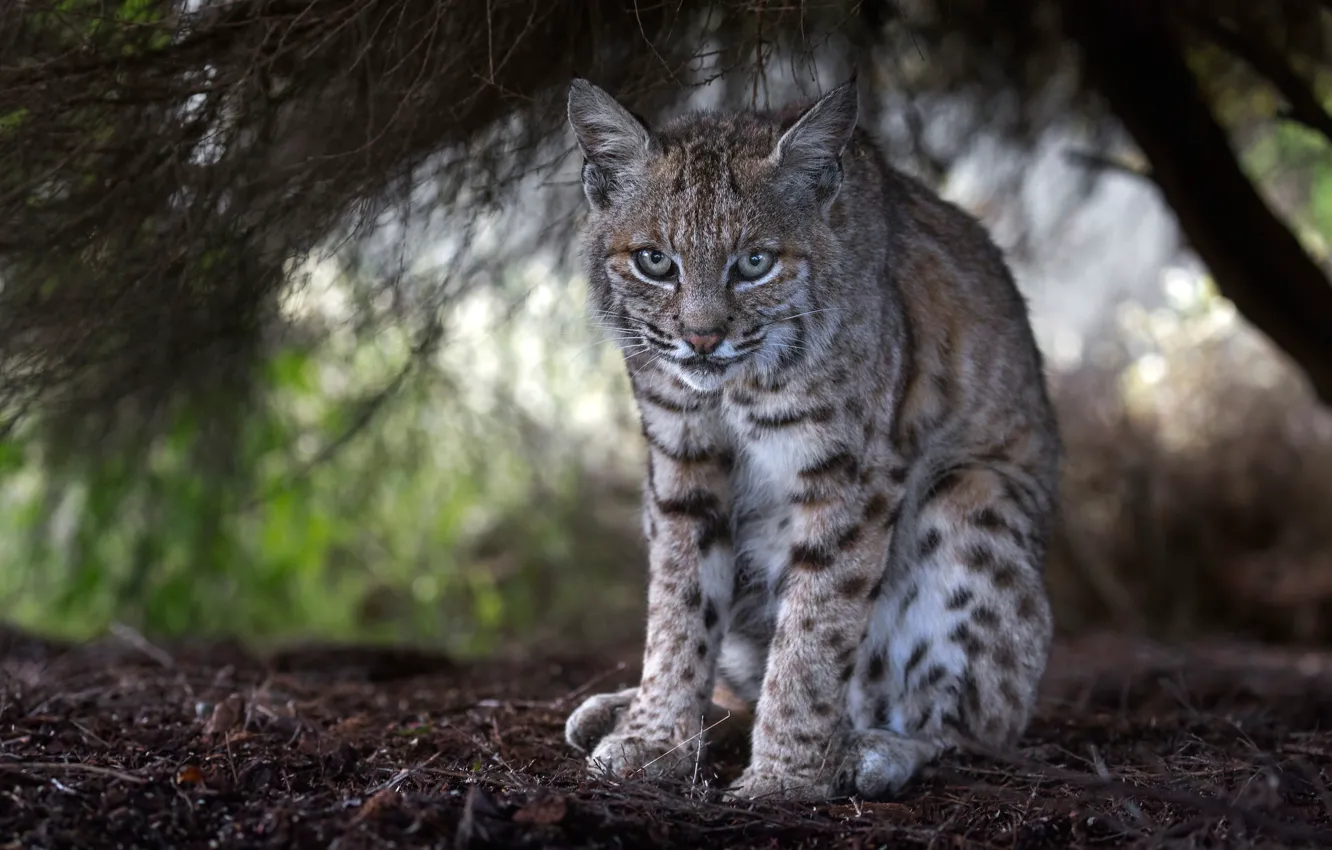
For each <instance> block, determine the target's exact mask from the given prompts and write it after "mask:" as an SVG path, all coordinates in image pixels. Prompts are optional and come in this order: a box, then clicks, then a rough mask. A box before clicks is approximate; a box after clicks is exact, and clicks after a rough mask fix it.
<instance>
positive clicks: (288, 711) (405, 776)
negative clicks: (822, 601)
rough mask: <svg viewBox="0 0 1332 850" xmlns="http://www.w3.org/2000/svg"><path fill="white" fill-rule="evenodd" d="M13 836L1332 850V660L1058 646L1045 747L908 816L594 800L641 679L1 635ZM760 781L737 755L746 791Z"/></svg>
mask: <svg viewBox="0 0 1332 850" xmlns="http://www.w3.org/2000/svg"><path fill="white" fill-rule="evenodd" d="M0 656H2V658H3V661H2V662H0V665H2V666H0V789H2V790H0V836H9V838H8V839H4V838H0V841H6V840H7V841H8V843H4V844H3V845H0V846H3V847H5V848H18V847H24V848H29V847H40V848H66V847H69V848H73V847H80V848H86V847H131V846H132V847H140V848H157V847H172V848H190V847H273V848H277V847H298V848H307V847H308V848H314V847H320V848H323V847H333V848H339V849H340V850H350V849H351V848H362V847H366V848H368V847H377V848H379V847H388V848H391V847H468V848H481V847H520V848H536V847H570V846H578V847H701V846H707V847H716V846H723V847H737V848H748V847H754V848H757V847H765V848H774V847H778V846H781V847H786V846H799V847H833V846H836V847H851V848H871V847H880V846H885V845H888V846H892V847H907V848H914V847H919V848H926V847H930V848H942V847H963V846H968V847H970V846H976V847H1012V848H1063V847H1093V846H1094V847H1214V848H1215V847H1241V846H1243V847H1253V846H1273V847H1292V846H1304V845H1309V846H1319V845H1321V846H1327V845H1328V844H1329V843H1332V792H1330V791H1329V788H1328V783H1329V782H1332V654H1324V653H1297V652H1291V651H1284V650H1281V651H1278V650H1274V649H1268V648H1263V647H1257V646H1248V645H1220V644H1207V645H1197V646H1188V647H1180V648H1170V649H1167V648H1164V647H1161V646H1158V645H1154V644H1146V643H1142V642H1135V641H1129V640H1126V639H1119V638H1111V637H1095V638H1087V639H1082V640H1079V641H1078V642H1075V643H1066V644H1064V645H1061V646H1060V647H1059V648H1058V651H1057V653H1056V656H1055V658H1054V660H1053V662H1052V667H1051V670H1050V674H1049V676H1048V677H1047V681H1046V693H1045V698H1044V702H1043V708H1042V711H1041V714H1040V716H1039V717H1038V719H1037V720H1036V721H1035V722H1034V723H1033V725H1032V728H1031V730H1030V732H1029V734H1028V735H1027V737H1026V738H1025V739H1024V740H1023V742H1022V747H1021V749H1020V750H1017V751H1014V752H1010V753H990V754H968V755H958V756H955V757H952V758H949V759H947V760H946V761H944V762H942V763H941V764H940V765H938V766H937V767H936V768H935V769H933V770H931V771H930V772H929V773H928V774H927V775H926V776H924V777H923V778H922V779H921V780H920V781H919V782H917V783H916V784H914V785H913V786H911V787H910V788H909V789H908V790H907V792H906V793H905V794H904V796H903V797H902V798H901V799H899V800H898V801H896V802H892V803H877V804H870V803H862V802H858V801H854V800H852V801H849V802H846V803H838V804H832V805H822V806H803V805H781V804H775V803H760V804H752V805H743V806H737V805H730V804H726V803H724V802H722V801H721V800H720V799H719V794H718V791H717V787H718V783H717V781H715V777H713V779H712V781H709V772H708V768H707V767H706V766H705V765H700V767H699V773H698V775H699V779H698V780H697V781H695V782H693V783H689V784H685V785H682V786H678V787H661V786H655V785H650V784H647V783H645V782H638V781H627V782H623V783H616V784H612V783H609V782H600V781H590V780H588V779H586V778H585V777H584V775H583V772H582V765H581V762H579V761H578V760H576V759H575V758H574V757H573V754H572V753H570V752H569V751H568V750H567V749H566V748H565V746H564V745H563V743H562V740H561V729H562V726H563V721H564V718H565V716H566V715H567V713H568V712H569V710H570V709H571V708H572V707H573V706H574V705H576V704H577V701H578V699H579V698H580V697H581V696H582V695H583V694H584V693H587V692H591V691H594V690H603V689H610V688H611V687H615V686H619V685H622V684H625V683H630V682H632V680H633V679H634V673H635V670H634V666H633V665H634V661H635V658H634V656H633V655H631V654H626V655H624V656H623V657H614V656H608V657H601V658H589V657H584V658H561V659H542V660H519V661H508V662H491V663H485V664H466V665H464V664H454V663H451V662H449V661H448V660H446V659H442V658H436V657H431V656H428V655H419V654H415V653H410V652H378V651H373V650H360V649H350V648H348V649H339V648H327V649H319V648H314V649H303V650H296V651H287V652H284V653H279V654H276V655H272V656H269V657H267V658H259V657H255V656H253V655H250V654H247V653H246V652H244V651H243V650H241V649H239V648H237V647H234V646H217V645H214V646H193V647H191V646H180V647H168V648H158V647H152V646H149V645H147V644H144V643H141V642H136V641H134V640H133V639H130V640H128V641H126V640H123V639H118V640H115V641H107V642H102V643H99V644H93V645H88V646H83V647H78V648H67V647H55V646H51V645H48V644H43V643H41V642H39V641H34V640H30V639H26V638H23V637H21V636H18V635H13V634H9V635H7V636H5V637H2V638H0ZM736 767H737V765H736V764H735V763H734V761H733V760H732V763H730V764H727V763H726V762H725V759H724V758H723V761H722V764H721V765H720V771H721V773H722V775H723V777H724V776H725V775H727V774H729V773H730V772H733V771H734V770H735V768H736Z"/></svg>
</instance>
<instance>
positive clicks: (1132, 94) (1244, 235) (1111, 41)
mask: <svg viewBox="0 0 1332 850" xmlns="http://www.w3.org/2000/svg"><path fill="white" fill-rule="evenodd" d="M1063 12H1064V26H1065V27H1066V28H1067V30H1068V34H1069V36H1070V37H1071V38H1072V39H1073V40H1074V41H1075V42H1076V43H1077V44H1078V46H1079V47H1080V48H1081V51H1082V58H1083V62H1084V66H1085V70H1086V73H1087V76H1088V79H1089V82H1091V84H1092V85H1093V86H1095V87H1096V88H1097V89H1098V90H1099V91H1100V93H1101V94H1102V95H1103V96H1104V97H1105V98H1106V100H1107V101H1109V103H1110V105H1111V107H1112V108H1113V109H1114V110H1115V112H1116V113H1117V115H1118V116H1119V118H1120V120H1121V121H1123V122H1124V125H1125V127H1126V128H1127V129H1128V131H1129V132H1130V133H1131V134H1132V135H1133V137H1134V140H1135V141H1136V142H1137V144H1138V146H1139V147H1140V148H1141V149H1142V152H1143V153H1144V154H1145V155H1146V157H1147V160H1148V162H1150V163H1151V172H1152V176H1153V178H1154V179H1155V181H1156V183H1157V185H1158V186H1160V188H1161V191H1162V193H1163V194H1164V195H1165V198H1166V201H1167V202H1168V203H1169V204H1170V205H1171V207H1172V208H1173V209H1174V211H1175V214H1176V215H1177V216H1178V217H1179V222H1180V226H1181V227H1182V229H1183V231H1184V234H1185V236H1187V237H1188V239H1189V242H1190V243H1191V244H1192V246H1193V248H1194V250H1196V251H1197V252H1198V255H1199V256H1200V257H1201V258H1202V260H1203V262H1205V263H1206V264H1207V266H1208V268H1209V269H1210V270H1211V272H1212V275H1213V276H1214V277H1215V278H1216V282H1217V286H1218V287H1219V288H1220V290H1221V292H1222V294H1223V295H1225V296H1226V297H1227V298H1229V299H1230V300H1231V301H1233V302H1234V303H1235V306H1236V307H1237V308H1238V309H1239V311H1240V312H1241V313H1242V314H1243V315H1244V316H1245V318H1247V319H1248V320H1249V321H1250V322H1252V323H1253V324H1254V325H1255V326H1256V327H1257V328H1258V329H1259V330H1261V331H1262V332H1263V333H1265V334H1267V335H1268V336H1269V337H1270V338H1271V339H1272V340H1273V341H1274V342H1275V343H1276V344H1277V345H1278V346H1280V347H1281V348H1282V349H1284V350H1285V352H1286V353H1287V354H1288V355H1290V356H1291V357H1292V358H1293V359H1294V360H1295V362H1296V363H1297V364H1299V366H1300V367H1301V368H1302V369H1303V370H1304V372H1305V373H1306V374H1307V376H1308V378H1309V380H1310V381H1311V383H1312V385H1313V388H1314V390H1315V392H1316V393H1317V394H1318V396H1319V398H1320V399H1322V401H1323V402H1325V403H1332V332H1329V331H1332V285H1329V283H1328V279H1327V277H1326V276H1324V274H1323V272H1322V270H1321V269H1320V268H1319V267H1318V265H1317V264H1316V263H1315V262H1314V261H1313V260H1312V259H1311V258H1310V257H1309V255H1308V254H1306V253H1305V252H1304V249H1303V248H1302V247H1301V246H1300V243H1299V241H1298V240H1297V239H1296V238H1295V235H1294V234H1293V233H1291V231H1290V230H1289V229H1288V228H1287V227H1286V226H1285V225H1284V224H1283V223H1282V222H1281V221H1280V220H1279V219H1278V218H1277V217H1276V215H1275V214H1274V213H1273V212H1272V210H1271V209H1269V208H1268V206H1267V205H1266V204H1265V203H1264V202H1263V199H1262V198H1261V197H1260V196H1259V194H1258V192H1257V190H1256V189H1255V188H1254V186H1253V184H1252V183H1250V182H1249V180H1248V178H1247V177H1246V176H1245V175H1244V172H1243V171H1242V170H1241V169H1240V166H1239V163H1238V162H1237V160H1236V158H1235V154H1234V152H1233V151H1232V150H1231V148H1230V142H1229V139H1228V137H1227V136H1226V132H1225V130H1224V129H1223V128H1222V127H1221V125H1220V124H1219V123H1218V122H1217V120H1216V118H1215V116H1213V115H1212V113H1211V111H1210V109H1209V108H1208V106H1207V103H1206V102H1205V100H1204V98H1203V94H1202V92H1201V91H1200V90H1199V87H1198V83H1197V81H1196V80H1195V79H1194V78H1193V75H1192V74H1191V73H1190V71H1189V69H1188V67H1187V66H1186V65H1185V64H1184V58H1183V54H1182V51H1181V48H1180V42H1179V40H1178V38H1177V37H1176V34H1175V33H1174V32H1173V31H1172V28H1171V27H1170V25H1169V24H1168V22H1167V20H1166V18H1165V12H1164V11H1163V9H1162V8H1161V4H1160V3H1159V0H1064V2H1063Z"/></svg>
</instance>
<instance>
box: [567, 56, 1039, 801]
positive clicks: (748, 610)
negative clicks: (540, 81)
mask: <svg viewBox="0 0 1332 850" xmlns="http://www.w3.org/2000/svg"><path fill="white" fill-rule="evenodd" d="M857 97H858V95H857V90H856V80H855V78H854V77H852V79H851V80H850V81H848V82H846V83H844V84H843V85H841V86H839V87H838V88H836V89H834V90H832V91H831V92H829V93H828V94H826V95H824V96H823V97H821V98H819V99H818V100H817V102H815V103H814V104H813V105H812V106H809V107H808V108H806V109H803V110H801V109H794V110H792V109H788V110H786V111H783V112H777V113H759V112H748V111H746V112H734V113H721V112H705V113H694V114H690V115H686V116H683V117H681V118H678V119H676V120H674V121H673V122H671V123H668V124H666V125H665V126H661V127H659V128H656V129H649V128H648V127H647V126H646V125H645V123H644V122H643V121H642V120H640V119H639V118H638V117H636V116H635V115H633V114H632V113H630V112H629V111H628V110H626V109H625V108H624V107H623V106H621V105H620V104H619V103H618V102H616V100H615V99H614V98H612V97H611V96H610V95H609V94H607V93H606V92H604V91H602V90H601V89H599V88H597V87H596V86H593V85H592V84H590V83H588V82H586V81H584V80H575V81H574V82H573V85H572V87H571V89H570V94H569V119H570V123H571V124H572V125H573V129H574V132H575V135H576V137H577V140H578V145H579V148H580V149H581V152H582V155H583V169H582V182H583V189H584V192H585V194H586V196H587V199H588V202H589V204H590V214H589V223H588V227H587V230H586V233H585V237H584V243H583V255H584V260H585V264H586V271H587V275H588V278H589V281H590V306H591V309H592V312H593V315H594V316H595V317H596V319H597V320H598V321H599V322H600V323H601V324H603V325H605V326H607V327H608V328H610V332H611V333H613V334H614V335H615V338H616V340H617V342H618V344H619V345H620V346H621V348H622V350H623V354H624V357H625V361H626V364H627V367H628V370H629V373H630V375H631V378H630V380H631V383H632V385H633V392H634V395H635V399H636V401H637V404H638V408H639V411H640V415H641V420H642V426H643V435H644V437H645V439H646V441H647V444H648V448H649V457H648V463H647V475H646V483H645V499H644V501H645V507H644V514H643V523H644V530H645V532H646V535H647V539H648V542H649V561H650V564H649V570H650V576H649V582H648V607H647V639H646V644H645V650H644V656H643V672H642V678H641V680H640V684H639V686H638V687H637V688H631V689H629V690H625V691H621V692H618V693H610V694H602V695H599V696H593V697H591V698H590V699H588V700H587V701H586V702H584V703H583V704H582V705H581V706H580V707H579V708H578V709H576V710H575V711H574V712H573V714H572V715H571V716H570V717H569V719H568V722H567V725H566V729H565V736H566V739H567V740H568V742H569V744H570V745H571V746H573V747H575V748H576V749H578V750H580V751H582V752H587V753H590V755H589V757H588V761H589V767H590V769H591V770H592V771H593V772H597V771H600V770H609V771H611V772H612V773H613V774H617V775H624V774H626V773H629V772H632V771H639V770H641V771H642V772H643V773H645V774H646V775H649V776H664V775H671V774H675V775H687V774H688V773H692V772H693V770H694V769H695V761H696V759H697V758H699V757H701V755H702V754H701V752H697V751H696V750H697V749H698V748H701V747H702V746H703V742H702V737H703V736H702V734H701V730H702V728H703V725H704V723H705V721H706V720H707V718H709V717H713V716H716V713H717V711H718V709H717V708H716V706H715V705H713V703H712V698H713V696H714V687H715V688H716V693H717V694H718V696H717V698H718V700H719V701H720V699H721V695H723V694H725V693H726V692H729V693H730V694H731V695H733V696H734V697H738V698H739V699H741V700H743V701H744V702H745V703H746V704H748V705H752V706H754V725H753V729H752V732H751V757H750V763H749V765H748V767H747V768H746V769H745V771H744V773H743V774H742V775H741V776H740V778H739V779H738V780H736V781H735V782H734V783H733V784H732V785H731V786H730V788H729V789H728V793H729V794H731V795H733V797H735V798H738V799H749V798H754V797H757V796H759V795H775V796H777V797H784V798H789V799H802V800H824V799H829V798H835V797H841V796H847V795H853V794H854V795H859V796H861V797H863V798H870V799H872V798H883V797H885V796H888V795H891V794H893V793H895V792H897V791H898V790H900V788H901V787H902V786H903V785H904V784H905V783H906V782H907V781H908V780H910V779H911V778H912V777H913V776H914V775H915V774H916V773H917V772H918V771H919V769H920V768H921V767H922V766H923V765H925V764H927V763H928V762H930V761H931V760H933V759H935V758H936V757H937V756H938V755H939V754H940V753H943V752H945V751H947V750H948V749H950V748H951V747H955V746H957V745H959V744H962V743H964V742H966V741H980V742H986V743H989V744H991V745H1005V744H1010V743H1012V742H1013V741H1014V740H1015V739H1016V738H1017V737H1018V736H1020V735H1021V734H1022V732H1023V731H1024V729H1025V728H1026V725H1027V723H1028V719H1029V717H1030V714H1031V711H1032V707H1033V704H1034V702H1035V697H1036V691H1037V687H1038V684H1039V682H1040V679H1041V677H1042V675H1043V673H1044V670H1045V665H1046V663H1047V659H1048V655H1049V647H1050V641H1051V632H1052V625H1051V614H1050V607H1049V603H1048V600H1047V596H1046V591H1045V585H1044V581H1043V568H1042V563H1043V560H1044V557H1045V550H1046V546H1047V541H1048V538H1049V535H1050V533H1051V526H1052V523H1053V518H1054V513H1055V494H1056V486H1057V477H1058V465H1059V458H1060V452H1061V449H1060V440H1059V435H1058V431H1057V428H1056V424H1055V420H1054V415H1053V411H1052V408H1051V405H1050V402H1049V398H1048V395H1047V392H1046V388H1045V384H1044V376H1043V371H1042V370H1043V366H1042V360H1041V356H1040V353H1039V351H1038V349H1037V347H1036V344H1035V342H1034V339H1033V335H1032V332H1031V327H1030V324H1029V322H1028V318H1027V312H1026V304H1025V302H1024V301H1023V300H1022V297H1021V295H1020V294H1019V292H1018V291H1017V288H1016V286H1015V284H1014V283H1013V279H1012V276H1011V275H1010V273H1009V271H1008V268H1007V266H1006V265H1005V262H1004V259H1003V257H1002V255H1001V253H1000V252H999V250H998V248H996V247H995V245H994V244H993V242H992V241H991V240H990V238H989V236H988V235H987V234H986V232H985V230H984V229H983V228H982V227H981V225H980V224H979V223H978V222H976V221H975V220H974V219H972V218H971V217H970V216H968V215H967V214H966V213H964V212H962V211H961V210H960V209H958V208H957V207H955V206H953V205H951V204H948V203H946V202H944V201H943V200H941V199H940V198H939V197H938V196H937V195H935V194H933V193H931V192H930V191H929V190H928V189H926V188H925V187H923V186H922V185H921V184H919V183H917V182H916V181H914V180H913V179H911V178H909V177H907V176H906V175H904V174H901V173H898V172H896V171H894V170H893V169H891V168H890V167H889V166H888V165H887V163H886V161H885V159H884V158H883V156H882V154H881V153H880V152H879V151H878V149H877V148H876V146H875V144H874V143H873V141H872V140H871V139H870V138H869V136H868V135H867V134H866V133H865V132H864V131H863V130H860V129H857V127H856V120H857V115H858V107H857Z"/></svg>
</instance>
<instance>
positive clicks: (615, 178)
mask: <svg viewBox="0 0 1332 850" xmlns="http://www.w3.org/2000/svg"><path fill="white" fill-rule="evenodd" d="M569 124H570V125H572V126H573V130H574V135H575V136H576V137H577V138H578V147H579V149H580V150H581V151H582V152H583V191H584V192H585V193H586V194H587V199H588V201H590V202H591V203H592V205H593V206H594V207H598V208H601V207H604V206H606V205H607V204H609V203H610V199H611V195H612V194H613V193H614V191H615V189H616V188H618V187H619V186H620V185H621V184H622V183H623V182H624V181H625V179H626V177H629V176H630V175H631V172H633V171H634V170H636V169H638V168H641V167H642V166H643V164H644V163H645V162H646V160H647V153H648V145H649V143H650V140H651V136H650V135H649V133H648V128H647V127H646V126H644V124H643V122H642V121H640V120H639V119H638V118H636V117H634V115H633V114H632V113H631V112H630V111H629V110H627V109H625V108H624V107H623V106H621V105H620V104H619V102H617V101H616V100H615V98H613V97H611V96H610V95H609V94H607V93H606V92H605V91H602V90H601V89H599V88H597V87H596V86H594V85H592V84H591V83H589V82H588V81H587V80H583V79H575V80H574V81H573V83H572V85H570V86H569Z"/></svg>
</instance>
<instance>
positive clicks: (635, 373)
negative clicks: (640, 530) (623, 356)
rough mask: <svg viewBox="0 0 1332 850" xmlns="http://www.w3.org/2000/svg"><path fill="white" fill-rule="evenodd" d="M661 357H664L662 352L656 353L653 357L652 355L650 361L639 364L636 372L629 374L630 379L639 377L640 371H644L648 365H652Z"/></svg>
mask: <svg viewBox="0 0 1332 850" xmlns="http://www.w3.org/2000/svg"><path fill="white" fill-rule="evenodd" d="M661 358H662V355H661V354H655V355H653V357H652V359H651V360H649V361H648V362H646V363H644V364H643V365H642V366H639V367H638V368H637V369H635V370H634V373H633V374H632V375H630V376H629V380H630V381H633V379H634V378H637V377H638V373H639V372H642V371H643V370H644V369H646V368H647V367H649V366H651V365H652V364H653V363H656V362H657V361H658V360H660V359H661Z"/></svg>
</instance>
